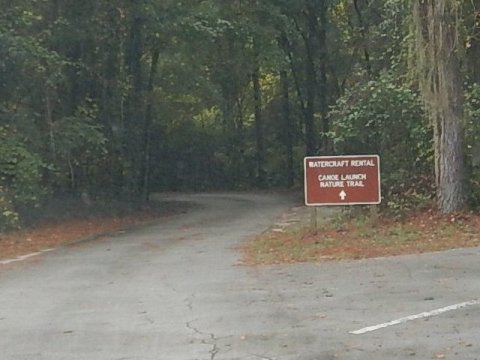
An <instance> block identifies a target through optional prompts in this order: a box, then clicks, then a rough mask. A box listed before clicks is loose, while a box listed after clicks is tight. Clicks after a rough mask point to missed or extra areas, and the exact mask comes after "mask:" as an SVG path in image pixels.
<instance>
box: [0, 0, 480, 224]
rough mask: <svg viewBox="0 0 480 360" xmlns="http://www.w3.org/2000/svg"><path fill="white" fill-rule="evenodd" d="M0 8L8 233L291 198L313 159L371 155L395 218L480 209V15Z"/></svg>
mask: <svg viewBox="0 0 480 360" xmlns="http://www.w3.org/2000/svg"><path fill="white" fill-rule="evenodd" d="M0 4H1V7H2V13H1V14H0V227H1V228H5V227H8V226H15V224H18V221H19V220H21V212H22V209H23V208H25V207H31V206H40V205H41V204H42V202H43V201H46V200H47V199H48V198H49V197H51V196H53V195H55V194H61V193H72V194H82V193H87V194H88V195H89V196H90V197H93V198H102V197H109V196H124V197H131V198H141V199H145V200H146V199H148V197H149V194H150V193H152V192H155V191H167V190H169V191H170V190H210V189H246V188H265V187H295V186H298V187H299V186H302V184H303V179H302V168H301V166H302V158H303V157H304V156H305V155H335V154H338V155H341V154H369V153H378V154H379V155H380V156H381V158H382V159H383V163H382V168H383V174H382V175H383V184H382V186H383V193H384V196H385V199H386V202H385V203H386V205H387V206H389V207H390V208H392V209H397V208H403V207H409V206H416V205H418V204H420V203H422V202H426V201H430V200H432V199H433V198H434V197H435V196H436V197H437V198H438V199H439V207H440V208H441V209H442V210H444V211H446V212H448V211H452V210H458V209H459V208H461V207H463V206H464V205H465V203H466V202H468V203H469V204H470V205H471V206H477V205H478V201H479V199H480V190H479V188H478V184H479V182H480V160H479V159H480V147H479V146H480V145H479V141H478V139H479V137H480V126H479V116H480V115H479V114H480V90H479V88H480V4H479V3H478V1H472V2H460V1H456V0H442V1H424V0H416V1H414V2H412V1H408V0H381V1H380V0H275V1H273V0H264V1H258V0H231V1H221V0H201V1H183V2H178V1H172V0H138V1H125V0H109V1H97V0H95V1H94V0H83V1H74V0H19V1H11V0H0ZM442 11H443V13H442ZM440 27H442V28H443V29H450V31H451V32H450V33H448V32H447V31H445V32H443V34H444V38H440V37H435V36H432V34H434V33H436V31H437V30H438V29H439V28H440ZM442 54H443V55H445V56H444V57H441V55H442ZM448 56H450V57H448ZM432 69H433V70H434V73H432ZM432 79H433V80H435V79H441V80H442V81H443V83H442V84H438V83H434V84H432V83H431V82H430V83H429V82H428V81H432ZM442 86H443V87H442ZM432 89H433V90H432ZM454 94H457V95H458V97H454ZM442 96H443V98H442ZM432 104H437V105H438V104H442V105H446V106H445V107H443V108H442V109H441V113H440V112H439V111H437V112H432V110H433V109H439V108H438V106H437V107H435V106H432ZM448 104H450V105H451V107H450V108H448V106H447V105H448ZM449 124H450V125H451V126H450V125H449ZM452 132H453V133H454V135H453V139H454V143H455V146H456V150H455V155H454V156H453V155H452V156H453V157H452V156H451V155H448V154H447V153H445V152H444V151H446V150H445V146H446V144H449V141H447V142H443V143H442V142H441V139H442V135H445V134H449V133H452ZM447 140H448V139H447ZM449 154H451V153H449ZM456 176H457V179H459V180H458V181H457V180H453V183H456V184H457V185H455V186H456V188H455V186H454V189H453V190H452V189H450V188H449V190H445V187H448V186H450V185H451V184H452V181H450V180H451V179H452V177H453V178H455V177H456ZM442 179H443V180H442ZM449 184H450V185H449ZM467 189H469V191H467ZM451 191H453V192H454V193H458V194H459V195H458V199H460V200H459V201H457V202H456V204H457V205H454V206H452V205H451V202H450V200H449V199H450V195H448V194H449V192H451ZM467 194H469V195H468V196H467ZM454 197H455V196H454Z"/></svg>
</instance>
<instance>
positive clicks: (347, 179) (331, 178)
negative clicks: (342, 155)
mask: <svg viewBox="0 0 480 360" xmlns="http://www.w3.org/2000/svg"><path fill="white" fill-rule="evenodd" d="M364 180H367V174H321V175H318V181H319V182H320V187H321V188H343V187H365V184H364V182H363V181H364Z"/></svg>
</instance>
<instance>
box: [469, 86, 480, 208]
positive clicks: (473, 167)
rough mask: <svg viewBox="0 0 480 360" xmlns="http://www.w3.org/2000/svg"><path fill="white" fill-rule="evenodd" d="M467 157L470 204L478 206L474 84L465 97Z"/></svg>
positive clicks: (478, 93)
mask: <svg viewBox="0 0 480 360" xmlns="http://www.w3.org/2000/svg"><path fill="white" fill-rule="evenodd" d="M465 120H466V121H465V124H466V144H467V157H468V163H469V166H470V177H469V179H470V189H471V191H470V203H471V205H472V206H474V207H479V206H480V84H478V83H474V84H472V85H471V86H469V88H468V89H467V91H466V95H465Z"/></svg>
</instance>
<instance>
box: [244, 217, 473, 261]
mask: <svg viewBox="0 0 480 360" xmlns="http://www.w3.org/2000/svg"><path fill="white" fill-rule="evenodd" d="M477 246H480V216H479V215H477V214H474V213H462V214H455V215H450V216H442V215H439V214H438V213H436V212H435V211H433V210H430V211H424V212H421V213H415V214H411V215H409V216H408V217H406V218H405V219H403V220H402V221H399V220H395V219H392V218H388V217H379V218H378V219H376V220H372V219H369V218H368V217H358V216H357V217H355V218H352V219H348V218H346V217H345V216H338V217H334V218H332V219H331V220H330V221H328V222H327V223H325V224H323V225H321V227H320V228H319V229H318V230H317V231H316V232H312V231H309V230H307V229H305V228H301V229H298V228H297V229H293V230H292V231H289V229H288V228H287V229H285V231H281V232H278V231H270V232H267V233H265V234H263V235H262V236H259V237H257V238H255V239H252V240H251V241H250V242H249V243H248V244H247V245H246V246H245V248H244V262H245V263H246V264H250V265H259V264H279V263H295V262H306V261H329V260H330V261H331V260H341V259H364V258H372V257H384V256H394V255H404V254H418V253H423V252H432V251H441V250H447V249H453V248H465V247H477Z"/></svg>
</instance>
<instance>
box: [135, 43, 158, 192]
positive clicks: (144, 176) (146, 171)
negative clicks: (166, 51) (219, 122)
mask: <svg viewBox="0 0 480 360" xmlns="http://www.w3.org/2000/svg"><path fill="white" fill-rule="evenodd" d="M159 57H160V51H159V50H158V49H157V48H155V49H153V51H152V62H151V64H150V75H149V78H148V87H147V97H148V99H147V106H146V110H145V123H144V128H143V144H142V145H143V149H142V154H143V163H142V167H141V171H140V179H139V180H140V182H142V190H141V194H142V199H143V201H148V200H149V197H150V143H151V134H150V132H151V128H152V121H153V90H154V86H153V85H154V81H155V77H156V75H157V70H158V60H159Z"/></svg>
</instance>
